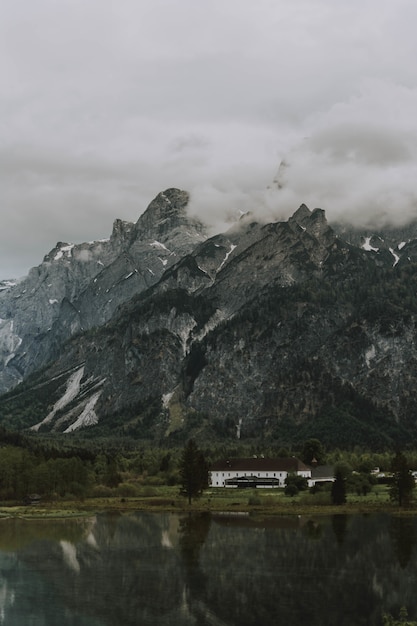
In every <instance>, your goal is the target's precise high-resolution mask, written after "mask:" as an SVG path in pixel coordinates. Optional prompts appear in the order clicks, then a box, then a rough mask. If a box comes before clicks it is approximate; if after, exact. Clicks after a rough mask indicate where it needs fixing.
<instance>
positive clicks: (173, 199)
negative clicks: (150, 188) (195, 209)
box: [136, 188, 190, 235]
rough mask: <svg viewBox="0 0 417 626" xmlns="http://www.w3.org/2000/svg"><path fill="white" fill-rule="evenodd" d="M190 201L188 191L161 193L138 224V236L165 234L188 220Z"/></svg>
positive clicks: (174, 190) (166, 191) (167, 190)
mask: <svg viewBox="0 0 417 626" xmlns="http://www.w3.org/2000/svg"><path fill="white" fill-rule="evenodd" d="M189 199H190V195H189V193H188V192H187V191H183V190H181V189H175V188H170V189H166V190H165V191H161V193H159V194H158V195H157V196H156V197H155V198H154V199H153V200H152V202H151V203H150V204H149V206H148V208H147V209H146V211H145V212H144V213H143V214H142V215H141V216H140V217H139V219H138V221H137V222H136V232H137V234H139V233H140V234H141V235H145V234H149V233H150V232H151V233H152V234H164V233H166V232H167V231H169V230H171V229H172V228H174V227H175V226H178V225H179V223H181V222H183V221H184V219H185V220H186V219H187V218H186V212H187V211H186V210H187V205H188V202H189Z"/></svg>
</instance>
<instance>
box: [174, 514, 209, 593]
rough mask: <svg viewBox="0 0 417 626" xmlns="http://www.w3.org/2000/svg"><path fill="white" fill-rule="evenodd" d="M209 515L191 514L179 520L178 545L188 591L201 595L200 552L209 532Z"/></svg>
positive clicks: (203, 580)
mask: <svg viewBox="0 0 417 626" xmlns="http://www.w3.org/2000/svg"><path fill="white" fill-rule="evenodd" d="M210 524H211V517H210V514H209V513H200V514H192V513H189V514H188V515H187V517H183V518H182V519H181V520H180V539H179V545H180V550H181V557H182V559H183V563H184V567H185V576H186V581H187V586H188V589H189V590H190V591H191V592H192V593H193V594H195V593H197V594H199V593H201V591H202V589H203V588H204V583H205V575H204V574H203V572H202V570H201V568H200V550H201V548H202V546H203V545H204V542H205V541H206V539H207V535H208V532H209V530H210Z"/></svg>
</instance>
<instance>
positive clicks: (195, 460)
mask: <svg viewBox="0 0 417 626" xmlns="http://www.w3.org/2000/svg"><path fill="white" fill-rule="evenodd" d="M179 469H180V482H181V488H180V494H181V495H183V496H186V497H187V498H188V503H189V504H191V500H192V499H193V498H198V497H199V496H200V495H201V494H202V492H203V491H204V489H207V487H208V484H209V479H208V465H207V462H206V460H205V458H204V455H203V453H202V452H201V451H200V450H199V449H198V447H197V444H196V443H195V441H194V440H193V439H190V440H189V441H188V443H187V445H186V446H185V448H184V450H183V452H182V455H181V459H180V466H179Z"/></svg>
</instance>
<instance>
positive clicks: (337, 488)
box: [331, 470, 346, 504]
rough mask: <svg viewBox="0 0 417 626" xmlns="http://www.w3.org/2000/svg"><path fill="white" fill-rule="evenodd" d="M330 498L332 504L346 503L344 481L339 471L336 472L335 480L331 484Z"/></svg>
mask: <svg viewBox="0 0 417 626" xmlns="http://www.w3.org/2000/svg"><path fill="white" fill-rule="evenodd" d="M331 497H332V503H333V504H345V503H346V480H345V478H344V477H343V473H342V472H341V471H340V470H338V471H337V472H336V475H335V480H334V483H333V484H332V491H331Z"/></svg>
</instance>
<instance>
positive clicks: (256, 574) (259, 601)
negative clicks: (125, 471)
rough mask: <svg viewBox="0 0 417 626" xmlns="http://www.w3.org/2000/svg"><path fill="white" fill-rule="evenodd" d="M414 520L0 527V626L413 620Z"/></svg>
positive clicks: (245, 518) (230, 518)
mask: <svg viewBox="0 0 417 626" xmlns="http://www.w3.org/2000/svg"><path fill="white" fill-rule="evenodd" d="M416 539H417V518H416V517H415V516H409V517H395V516H390V515H388V514H386V515H385V514H378V515H352V516H343V515H337V516H332V517H309V516H301V517H298V516H283V517H281V516H275V517H266V518H263V519H257V518H254V517H251V516H249V515H243V514H242V515H238V514H236V515H227V514H224V515H219V514H216V515H210V514H197V515H186V514H184V515H176V514H170V513H166V514H150V513H141V512H138V513H133V514H125V515H121V514H110V513H109V514H106V513H101V514H98V515H95V516H92V517H91V518H86V519H66V520H53V521H51V520H23V519H11V518H9V519H1V520H0V624H2V625H3V624H4V625H6V626H70V625H71V626H109V625H112V626H114V625H117V626H130V625H132V626H139V625H140V626H146V625H153V626H168V625H169V626H171V625H172V626H174V625H175V626H191V625H198V626H204V625H208V626H235V625H236V626H255V625H256V626H260V625H262V626H269V625H271V626H272V625H273V626H279V625H281V624H282V625H290V626H299V625H300V626H307V625H308V626H326V625H329V626H330V625H331V626H335V625H337V626H344V625H346V626H360V625H361V624H363V625H364V626H365V625H366V626H372V625H374V624H375V625H380V624H381V614H382V612H383V611H389V612H391V613H392V614H394V615H395V616H397V615H398V611H399V608H400V607H401V606H406V607H407V609H408V612H409V616H410V618H413V619H415V618H416V617H417V594H416V588H417V587H416V585H417V549H416Z"/></svg>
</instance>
